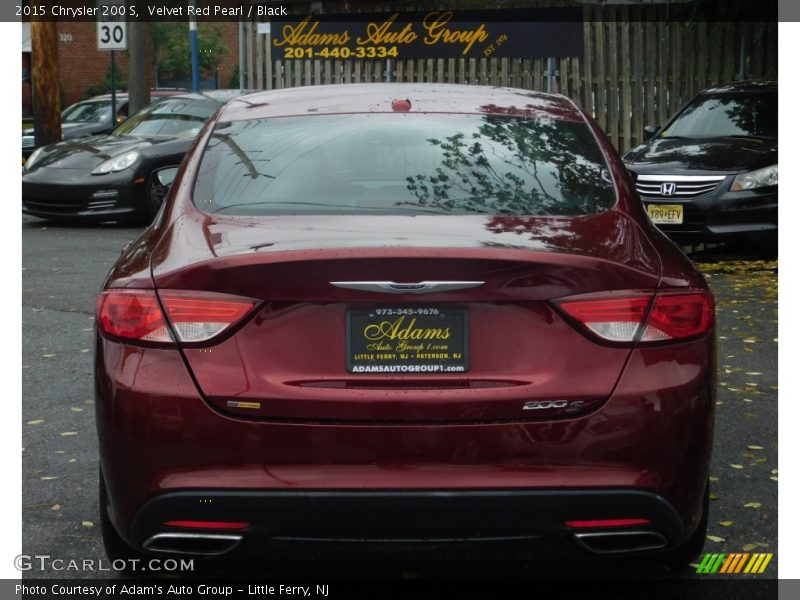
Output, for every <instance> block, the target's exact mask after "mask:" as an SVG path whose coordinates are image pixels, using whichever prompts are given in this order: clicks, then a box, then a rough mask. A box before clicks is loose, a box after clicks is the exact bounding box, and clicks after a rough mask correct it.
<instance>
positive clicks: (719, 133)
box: [661, 93, 778, 138]
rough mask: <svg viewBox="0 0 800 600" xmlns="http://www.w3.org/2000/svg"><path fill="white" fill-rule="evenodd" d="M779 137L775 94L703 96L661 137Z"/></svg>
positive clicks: (680, 115)
mask: <svg viewBox="0 0 800 600" xmlns="http://www.w3.org/2000/svg"><path fill="white" fill-rule="evenodd" d="M732 135H733V136H764V137H778V95H777V94H773V93H757V94H749V95H747V94H720V95H718V96H710V97H709V96H703V97H702V98H699V99H697V100H695V101H694V102H692V103H691V104H690V105H689V106H687V107H686V108H685V109H683V112H681V114H679V115H678V117H677V118H676V119H675V120H674V121H673V122H672V123H671V124H670V126H669V128H668V129H666V130H665V131H664V132H663V133H662V134H661V137H691V138H707V137H726V136H732Z"/></svg>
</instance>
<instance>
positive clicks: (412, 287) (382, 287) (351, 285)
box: [331, 281, 484, 294]
mask: <svg viewBox="0 0 800 600" xmlns="http://www.w3.org/2000/svg"><path fill="white" fill-rule="evenodd" d="M483 284H484V282H483V281H419V282H417V283H397V282H395V281H331V285H335V286H336V287H340V288H345V289H348V290H359V291H362V292H380V293H382V294H433V293H434V292H451V291H453V290H466V289H469V288H475V287H479V286H482V285H483Z"/></svg>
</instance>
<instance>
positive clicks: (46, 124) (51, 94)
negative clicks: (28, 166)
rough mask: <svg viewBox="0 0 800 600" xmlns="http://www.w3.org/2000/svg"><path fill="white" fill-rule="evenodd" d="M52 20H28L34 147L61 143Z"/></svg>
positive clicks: (54, 26)
mask: <svg viewBox="0 0 800 600" xmlns="http://www.w3.org/2000/svg"><path fill="white" fill-rule="evenodd" d="M56 26H57V23H55V22H53V21H35V20H32V21H31V81H32V83H33V86H32V87H33V89H32V94H33V98H32V106H33V128H34V131H35V135H36V140H35V142H36V147H37V148H38V147H39V146H46V145H47V144H53V143H55V142H59V141H61V88H60V87H59V82H58V30H57V28H56Z"/></svg>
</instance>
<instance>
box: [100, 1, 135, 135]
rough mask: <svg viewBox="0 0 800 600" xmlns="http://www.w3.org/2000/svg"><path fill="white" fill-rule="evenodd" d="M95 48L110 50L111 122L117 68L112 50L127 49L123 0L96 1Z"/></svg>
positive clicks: (115, 108)
mask: <svg viewBox="0 0 800 600" xmlns="http://www.w3.org/2000/svg"><path fill="white" fill-rule="evenodd" d="M97 13H98V18H97V49H98V50H108V51H110V52H111V122H112V123H113V124H116V122H117V68H116V64H115V60H114V50H127V49H128V28H127V24H126V22H125V16H126V14H127V7H126V6H125V0H98V1H97Z"/></svg>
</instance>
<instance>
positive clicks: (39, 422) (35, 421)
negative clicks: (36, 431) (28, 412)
mask: <svg viewBox="0 0 800 600" xmlns="http://www.w3.org/2000/svg"><path fill="white" fill-rule="evenodd" d="M41 423H44V419H34V420H33V421H28V422H27V423H26V425H40V424H41Z"/></svg>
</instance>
